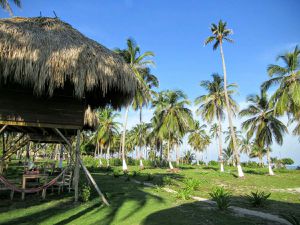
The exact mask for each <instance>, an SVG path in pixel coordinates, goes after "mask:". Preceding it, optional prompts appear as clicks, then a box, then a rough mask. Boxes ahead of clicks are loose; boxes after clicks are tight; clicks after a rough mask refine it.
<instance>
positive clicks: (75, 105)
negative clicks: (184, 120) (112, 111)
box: [0, 17, 137, 200]
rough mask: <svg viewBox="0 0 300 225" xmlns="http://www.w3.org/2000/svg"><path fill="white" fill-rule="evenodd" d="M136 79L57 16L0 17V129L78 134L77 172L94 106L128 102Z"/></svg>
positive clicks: (50, 137)
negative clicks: (83, 135) (81, 139)
mask: <svg viewBox="0 0 300 225" xmlns="http://www.w3.org/2000/svg"><path fill="white" fill-rule="evenodd" d="M136 85H137V80H136V78H135V76H134V75H133V73H132V70H131V69H130V68H129V66H128V65H127V64H126V63H125V62H124V61H123V60H122V59H121V58H120V57H119V56H118V55H116V54H115V53H114V52H112V51H111V50H109V49H107V48H106V47H104V46H102V45H100V44H99V43H97V42H95V41H93V40H91V39H89V38H87V37H85V36H84V35H83V34H81V33H80V32H79V31H77V30H76V29H74V28H73V27H72V26H71V25H69V24H67V23H65V22H63V21H61V20H59V19H57V18H47V17H36V18H20V17H16V18H10V19H1V20H0V132H3V131H5V132H18V133H24V134H26V135H28V136H29V137H31V140H32V141H39V142H43V141H45V142H53V141H54V142H55V141H57V142H62V141H64V142H66V143H68V141H69V137H71V136H73V135H77V137H78V140H77V158H76V162H77V163H76V165H77V166H76V169H75V176H79V175H78V174H79V172H78V171H79V165H78V164H79V163H80V157H79V152H78V151H79V144H80V143H79V134H80V131H82V130H83V129H89V128H90V127H91V126H92V125H93V116H92V115H93V113H92V112H93V110H94V109H95V108H98V107H104V106H107V105H110V106H112V107H113V108H120V107H122V106H123V105H126V104H128V103H129V102H130V101H131V100H132V98H133V96H134V94H135V89H136ZM29 140H30V138H29ZM68 144H69V146H70V143H68ZM70 148H71V146H70ZM77 198H78V181H77V184H75V199H76V200H77Z"/></svg>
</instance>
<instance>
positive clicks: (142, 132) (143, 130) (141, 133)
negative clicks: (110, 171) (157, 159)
mask: <svg viewBox="0 0 300 225" xmlns="http://www.w3.org/2000/svg"><path fill="white" fill-rule="evenodd" d="M149 128H150V124H147V123H142V124H137V125H136V126H135V127H133V128H132V132H131V139H130V142H132V143H134V144H136V146H139V148H140V149H139V160H140V169H144V164H143V157H144V156H143V151H141V148H142V147H145V146H146V145H147V137H148V135H149Z"/></svg>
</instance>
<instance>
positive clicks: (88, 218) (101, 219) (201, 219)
mask: <svg viewBox="0 0 300 225" xmlns="http://www.w3.org/2000/svg"><path fill="white" fill-rule="evenodd" d="M130 169H131V171H132V170H134V169H137V168H134V167H130ZM231 170H233V168H231ZM263 172H264V171H263V170H261V169H260V170H253V169H252V170H250V169H248V171H247V173H246V178H245V179H237V178H235V177H234V173H225V174H221V175H220V174H219V173H218V172H217V171H215V168H205V169H203V168H201V169H199V168H194V167H193V168H189V167H185V168H182V170H181V171H180V173H178V174H170V173H167V171H166V169H146V170H143V171H142V172H141V173H140V174H138V175H137V176H136V177H135V179H138V180H148V175H147V174H148V173H151V174H153V179H152V178H151V181H149V182H153V183H157V184H161V177H163V176H170V177H172V178H171V179H172V184H171V185H168V186H169V187H170V188H172V189H175V190H176V189H177V190H178V189H179V188H182V187H183V186H184V184H183V182H182V181H183V180H184V179H185V178H186V177H192V178H197V179H200V180H201V184H200V188H199V190H197V191H195V193H194V195H197V196H200V197H208V192H210V191H211V190H212V188H214V187H215V186H217V185H224V186H225V187H226V189H228V190H230V191H231V192H232V194H233V204H234V205H238V206H241V207H245V208H251V206H249V205H248V203H247V202H246V200H245V199H244V198H243V197H241V196H240V195H244V194H246V193H249V191H250V190H252V189H253V190H256V189H258V190H266V191H271V193H272V195H271V197H270V199H271V200H270V201H269V203H268V204H267V206H265V207H264V208H259V209H257V210H261V211H267V212H271V213H273V214H280V213H287V212H293V213H294V214H296V215H297V217H298V218H300V214H299V212H300V199H299V194H292V193H285V192H279V191H272V189H284V188H293V187H300V171H289V172H277V174H276V176H274V177H270V176H267V175H265V174H264V173H263ZM93 176H94V177H95V179H96V181H97V183H98V184H99V186H100V188H101V189H102V190H103V191H104V192H105V193H106V195H107V196H108V198H109V201H110V203H111V206H110V207H106V206H103V205H101V204H100V202H99V198H98V197H97V196H96V194H95V193H93V195H92V200H91V201H89V202H88V203H77V204H74V203H73V198H72V197H73V193H71V194H62V195H60V196H59V195H57V193H53V194H52V193H51V192H50V191H49V193H48V194H47V199H46V200H45V201H42V200H41V199H40V196H38V195H36V194H35V195H27V196H26V197H27V198H26V201H24V202H22V201H21V200H20V195H18V194H17V195H16V196H15V199H14V200H13V201H12V202H11V201H10V200H9V193H8V192H7V193H4V192H0V224H68V223H69V224H118V225H119V224H122V225H123V224H124V225H126V224H128V225H135V224H142V225H150V224H162V225H167V224H188V225H192V224H203V225H204V224H208V225H209V224H230V225H231V224H232V225H235V224H270V225H271V224H276V223H274V222H270V221H263V220H262V219H259V218H253V217H241V216H238V215H235V214H233V213H232V212H230V211H228V212H220V211H218V210H217V209H216V208H215V207H213V206H211V205H209V204H207V203H203V202H195V201H193V200H186V201H184V200H179V199H177V198H176V195H174V194H170V193H167V192H165V191H164V190H162V189H161V188H150V187H145V186H143V185H139V184H135V183H133V182H131V181H126V177H125V176H121V177H118V178H114V176H113V173H112V172H106V171H98V172H94V173H93ZM151 177H152V176H151ZM252 209H253V208H252Z"/></svg>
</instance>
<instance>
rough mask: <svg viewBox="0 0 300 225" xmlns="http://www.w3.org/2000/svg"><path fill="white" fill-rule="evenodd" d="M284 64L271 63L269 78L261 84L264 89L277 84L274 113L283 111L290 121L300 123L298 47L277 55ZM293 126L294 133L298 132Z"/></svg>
mask: <svg viewBox="0 0 300 225" xmlns="http://www.w3.org/2000/svg"><path fill="white" fill-rule="evenodd" d="M279 59H281V61H282V62H283V63H284V66H280V65H274V64H271V65H269V66H268V69H267V70H268V74H269V76H270V77H271V79H270V80H268V81H266V82H264V83H263V84H262V88H263V89H264V90H268V89H269V88H270V87H271V86H274V85H279V87H278V89H277V90H276V91H275V93H274V94H273V96H272V98H273V99H274V100H275V101H276V105H275V113H276V114H278V115H283V114H284V113H285V112H286V113H287V114H288V115H289V116H290V118H291V121H290V122H299V124H300V113H299V111H300V49H299V47H298V46H296V47H295V49H294V50H293V51H292V52H287V53H285V54H284V55H279V56H278V57H277V60H279ZM298 128H299V125H298V126H297V127H296V128H295V130H294V132H293V133H294V134H298V132H297V129H298Z"/></svg>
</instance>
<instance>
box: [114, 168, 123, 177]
mask: <svg viewBox="0 0 300 225" xmlns="http://www.w3.org/2000/svg"><path fill="white" fill-rule="evenodd" d="M121 172H122V171H121V170H119V169H114V170H113V175H114V178H118V177H120V176H121V175H122V174H121Z"/></svg>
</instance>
